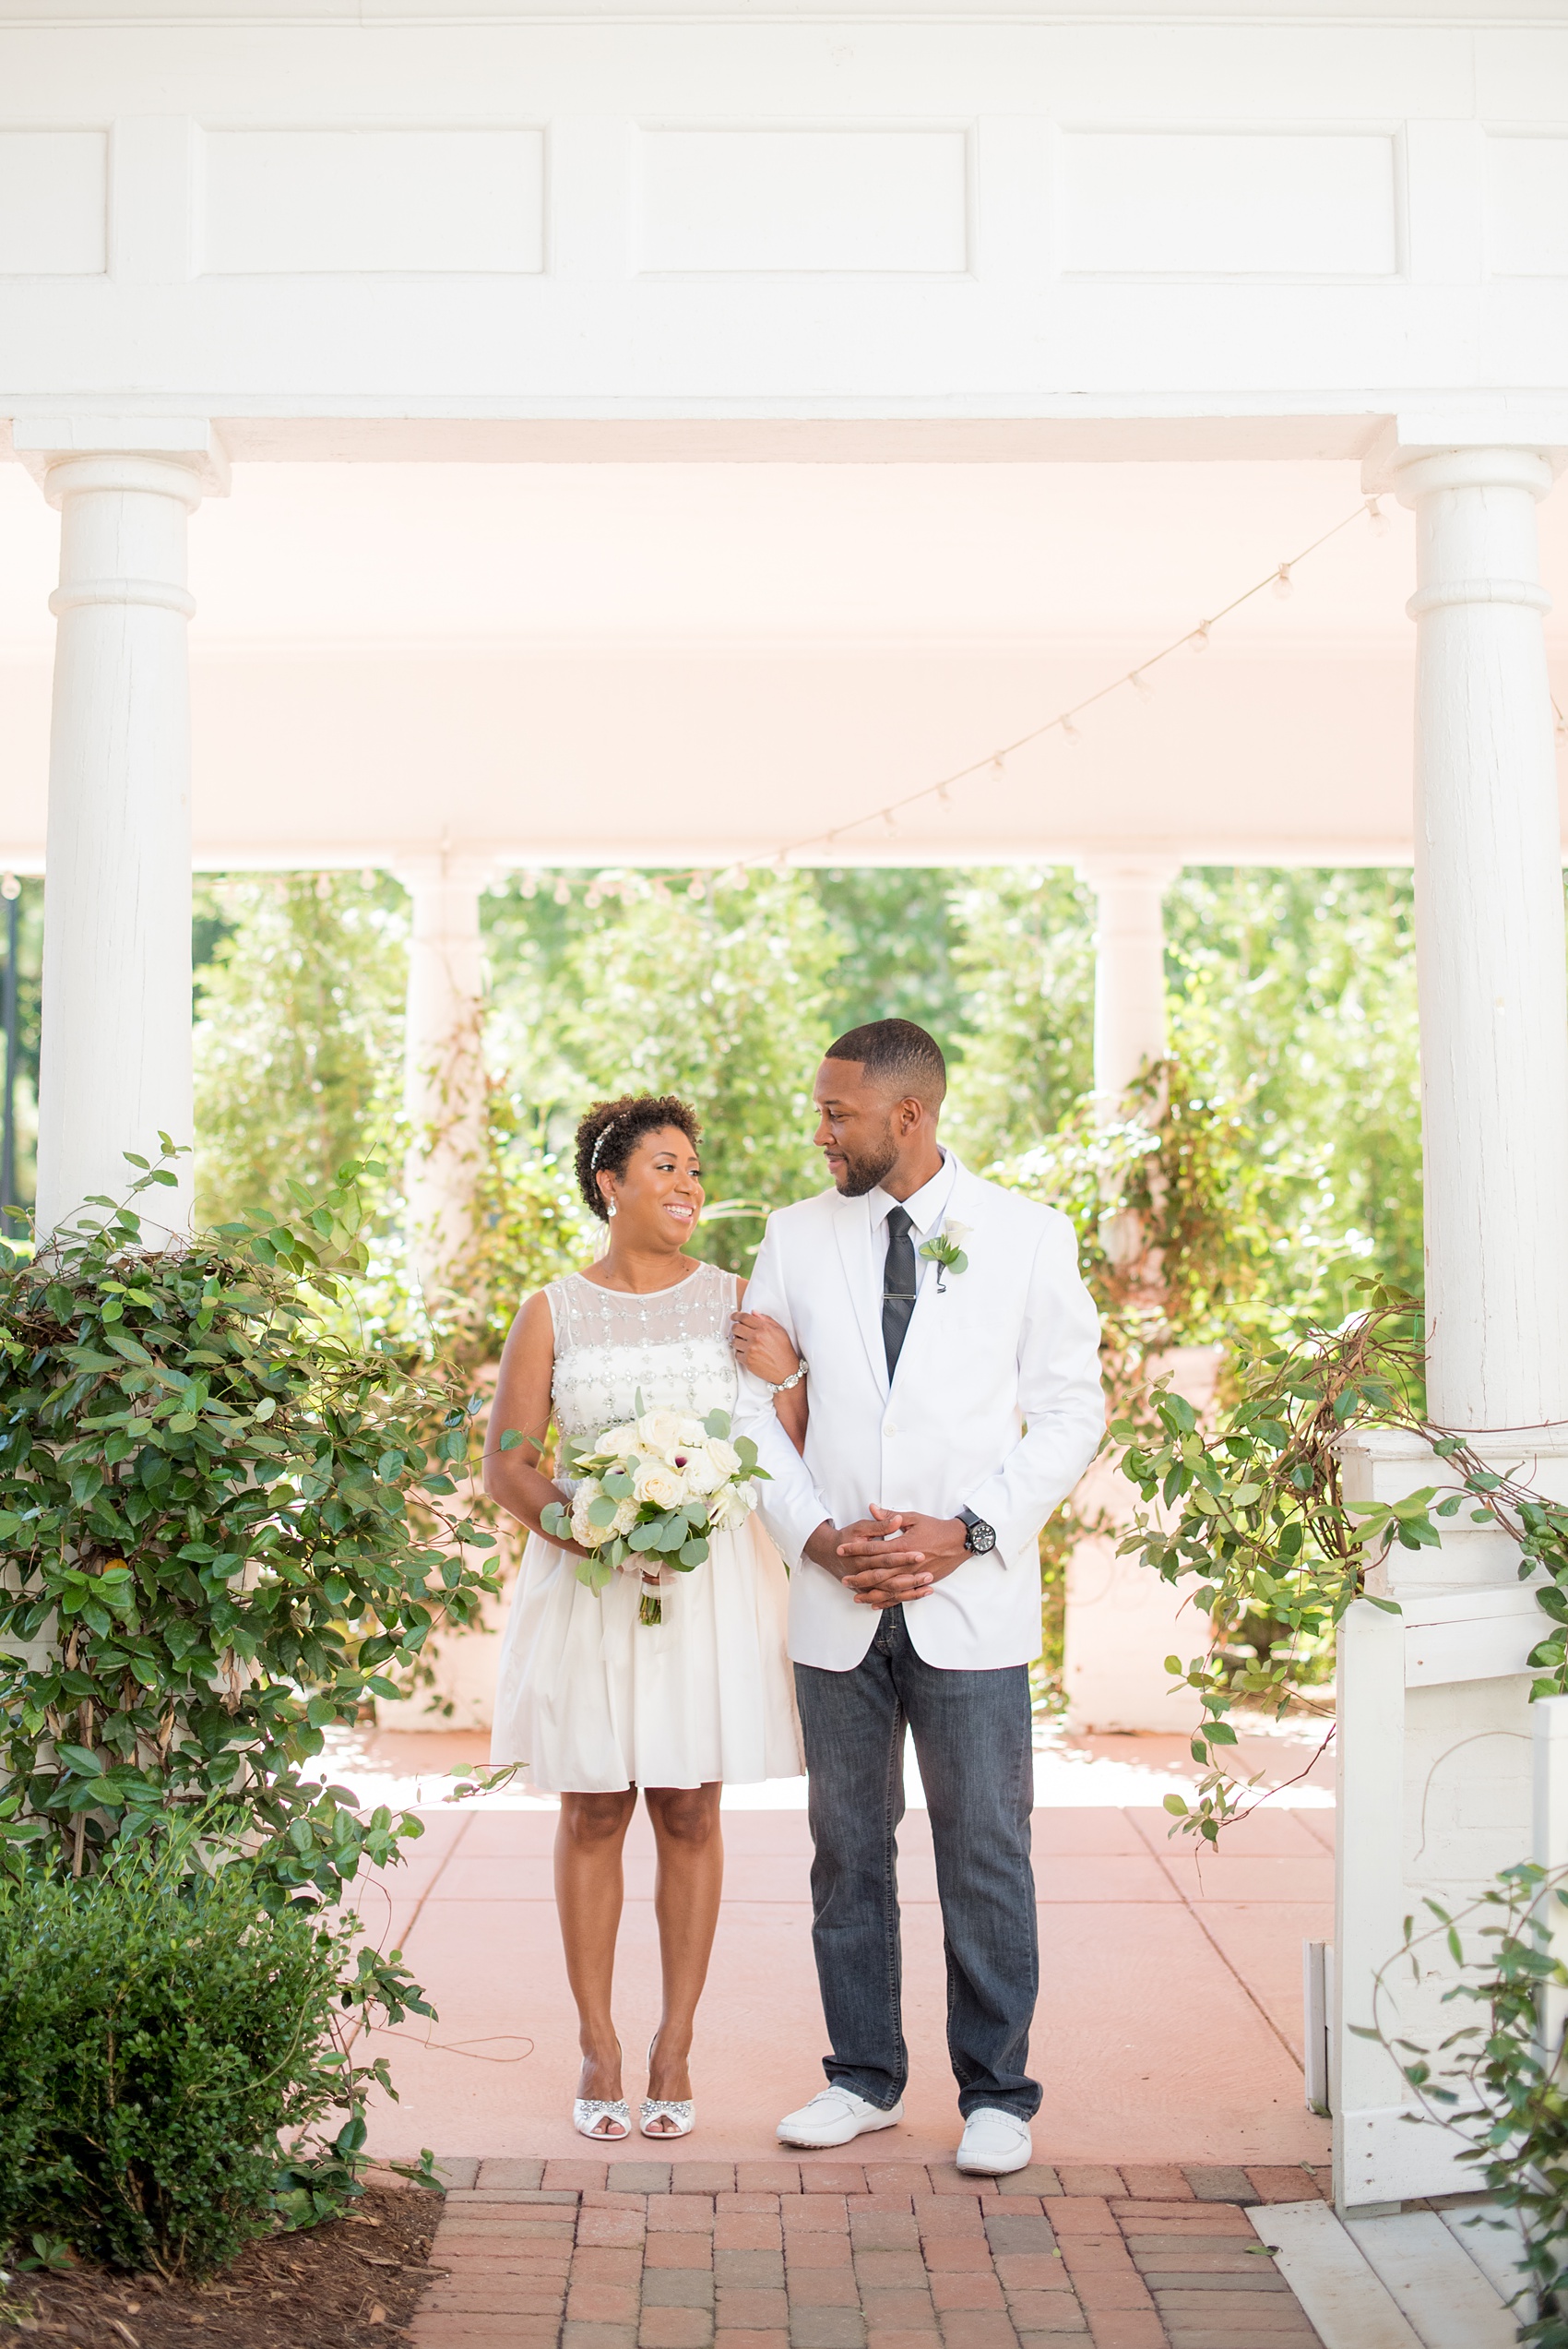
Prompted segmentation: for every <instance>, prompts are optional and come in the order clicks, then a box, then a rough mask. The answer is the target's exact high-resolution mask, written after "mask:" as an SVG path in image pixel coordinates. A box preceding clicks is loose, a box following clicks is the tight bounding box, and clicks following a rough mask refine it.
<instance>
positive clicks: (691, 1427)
mask: <svg viewBox="0 0 1568 2349" xmlns="http://www.w3.org/2000/svg"><path fill="white" fill-rule="evenodd" d="M676 1440H677V1442H678V1443H680V1444H682V1445H683V1446H686V1447H688V1448H689V1447H690V1446H691V1445H693V1444H706V1443H707V1428H706V1427H705V1426H704V1425H703V1424H702V1421H701V1420H700V1419H683V1420H682V1422H681V1432H680V1435H679V1437H677V1438H676Z"/></svg>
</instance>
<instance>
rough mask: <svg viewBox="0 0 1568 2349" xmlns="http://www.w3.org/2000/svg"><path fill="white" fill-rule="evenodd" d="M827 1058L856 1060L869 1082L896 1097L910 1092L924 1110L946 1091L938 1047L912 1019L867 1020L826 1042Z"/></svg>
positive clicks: (934, 1105) (932, 1106)
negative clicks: (884, 1087) (882, 1087)
mask: <svg viewBox="0 0 1568 2349" xmlns="http://www.w3.org/2000/svg"><path fill="white" fill-rule="evenodd" d="M827 1057H828V1059H829V1060H858V1061H859V1062H860V1064H861V1067H862V1068H863V1069H864V1070H865V1073H866V1076H867V1078H868V1079H870V1080H871V1082H872V1083H873V1084H876V1085H885V1086H886V1087H887V1088H888V1090H889V1091H891V1092H892V1093H894V1094H895V1095H896V1096H897V1098H899V1099H900V1100H902V1099H903V1097H904V1096H905V1095H906V1094H912V1095H913V1097H914V1099H915V1100H916V1101H922V1102H924V1103H925V1105H926V1107H927V1108H928V1109H936V1108H938V1107H939V1106H940V1105H941V1103H942V1100H943V1096H944V1094H945V1092H946V1091H947V1063H946V1062H945V1061H944V1059H943V1057H942V1047H941V1045H940V1044H939V1043H937V1041H936V1038H935V1037H934V1036H928V1035H927V1034H926V1031H925V1030H924V1029H923V1028H917V1027H916V1025H915V1023H914V1021H913V1020H912V1019H868V1020H867V1022H866V1024H865V1026H864V1027H863V1028H851V1029H850V1030H849V1033H848V1034H847V1035H843V1036H840V1037H839V1038H838V1041H837V1043H831V1044H829V1045H828V1047H827Z"/></svg>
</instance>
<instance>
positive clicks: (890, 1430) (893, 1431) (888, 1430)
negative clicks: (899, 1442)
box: [882, 1420, 898, 1436]
mask: <svg viewBox="0 0 1568 2349" xmlns="http://www.w3.org/2000/svg"><path fill="white" fill-rule="evenodd" d="M882 1432H883V1434H884V1435H885V1436H896V1435H897V1433H898V1430H897V1427H895V1426H894V1425H893V1422H892V1421H891V1420H889V1421H888V1423H887V1425H886V1426H885V1428H884V1429H883V1431H882Z"/></svg>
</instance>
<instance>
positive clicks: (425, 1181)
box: [398, 852, 491, 1305]
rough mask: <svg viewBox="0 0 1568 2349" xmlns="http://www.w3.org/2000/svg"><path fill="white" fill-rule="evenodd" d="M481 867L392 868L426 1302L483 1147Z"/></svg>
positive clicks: (434, 858) (459, 1234)
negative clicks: (407, 906) (404, 937)
mask: <svg viewBox="0 0 1568 2349" xmlns="http://www.w3.org/2000/svg"><path fill="white" fill-rule="evenodd" d="M490 869H491V868H490V867H489V865H488V864H485V863H484V862H483V861H482V860H481V859H479V858H476V857H464V856H453V855H449V854H447V853H445V852H440V853H433V854H431V855H429V856H422V857H416V858H412V859H410V860H409V861H408V862H406V863H404V864H400V865H399V866H398V879H399V880H400V881H401V882H402V884H403V886H404V888H406V889H407V890H408V891H409V894H410V898H411V899H412V900H413V920H412V936H411V938H410V949H409V1001H408V1021H407V1029H406V1035H405V1044H404V1059H403V1104H404V1108H405V1110H406V1112H407V1115H408V1119H409V1125H410V1146H409V1155H408V1161H407V1176H406V1179H407V1186H408V1215H409V1222H408V1228H409V1232H410V1239H411V1242H412V1246H413V1249H414V1255H415V1259H416V1261H417V1263H418V1265H419V1270H420V1277H421V1280H422V1282H423V1284H424V1290H425V1294H426V1296H427V1298H428V1299H429V1301H430V1302H431V1303H432V1304H433V1305H434V1303H435V1302H436V1301H437V1298H438V1295H439V1293H440V1290H441V1287H442V1283H443V1280H444V1277H445V1268H446V1267H447V1266H448V1265H449V1264H450V1263H451V1262H452V1261H453V1259H454V1258H455V1257H456V1256H457V1254H458V1253H459V1252H460V1250H461V1248H462V1246H463V1243H464V1241H465V1239H466V1238H467V1236H468V1233H469V1219H470V1217H471V1215H472V1211H473V1192H474V1183H475V1179H476V1176H477V1174H478V1172H479V1165H480V1158H481V1151H482V1149H483V1116H484V1054H483V1041H482V1034H481V1023H482V1018H483V1008H484V966H483V958H482V955H481V947H480V927H479V901H480V898H481V894H482V892H483V890H484V888H485V885H486V883H487V881H488V880H489V878H490Z"/></svg>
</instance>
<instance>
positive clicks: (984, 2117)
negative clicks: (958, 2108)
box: [958, 2105, 1035, 2177]
mask: <svg viewBox="0 0 1568 2349" xmlns="http://www.w3.org/2000/svg"><path fill="white" fill-rule="evenodd" d="M1034 2157H1035V2141H1034V2139H1033V2137H1032V2136H1031V2135H1030V2133H1029V2125H1028V2121H1027V2120H1020V2119H1019V2118H1018V2116H1017V2114H1016V2113H1004V2112H1003V2111H1001V2110H1000V2108H999V2107H998V2106H997V2105H981V2106H980V2110H979V2112H975V2113H971V2114H970V2115H969V2116H968V2120H967V2121H966V2122H965V2123H964V2135H963V2140H962V2142H961V2143H960V2145H959V2147H958V2167H959V2168H960V2169H961V2170H962V2171H963V2172H964V2173H965V2175H966V2176H969V2177H1005V2176H1007V2175H1008V2173H1009V2172H1010V2171H1012V2170H1024V2169H1028V2165H1029V2164H1030V2163H1031V2162H1032V2161H1033V2160H1034Z"/></svg>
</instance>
